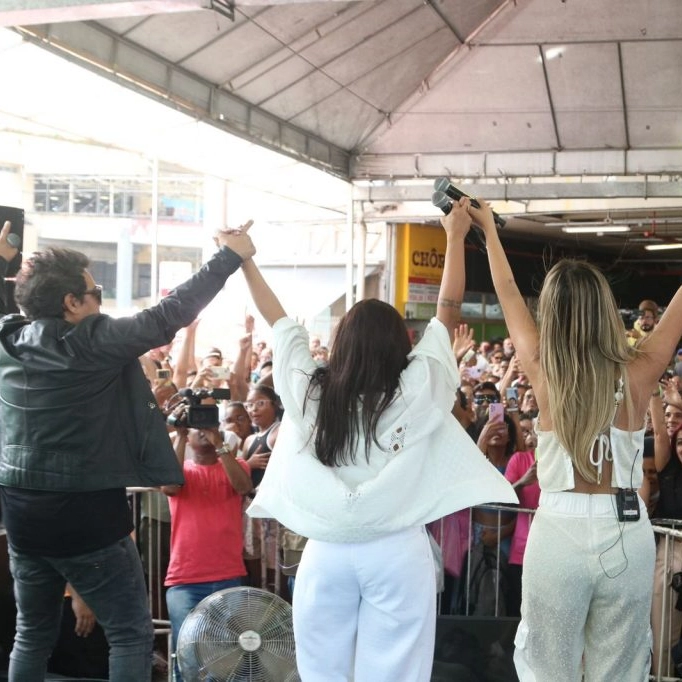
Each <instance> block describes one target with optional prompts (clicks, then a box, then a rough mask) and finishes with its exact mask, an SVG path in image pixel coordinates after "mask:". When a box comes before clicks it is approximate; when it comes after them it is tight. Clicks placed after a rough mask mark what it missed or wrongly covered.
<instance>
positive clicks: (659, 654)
mask: <svg viewBox="0 0 682 682" xmlns="http://www.w3.org/2000/svg"><path fill="white" fill-rule="evenodd" d="M483 507H484V508H485V510H486V511H488V512H490V511H496V512H497V534H498V541H497V545H496V547H495V550H496V551H495V555H496V570H497V572H498V575H499V572H500V569H501V564H502V561H503V560H502V559H501V551H500V544H501V543H500V538H499V535H500V531H501V529H502V527H503V525H504V524H503V523H502V514H503V513H504V514H508V513H509V512H513V513H516V514H518V513H527V514H531V515H533V514H534V513H535V510H534V509H524V508H519V507H508V506H506V505H496V504H486V505H483ZM468 511H469V514H468V516H469V521H468V529H467V532H466V533H465V534H464V537H463V538H460V540H462V541H464V542H466V545H467V546H466V548H465V550H466V554H464V552H462V554H463V555H464V557H465V558H464V562H463V565H462V568H461V574H460V576H459V577H460V578H462V577H463V576H466V581H465V583H464V585H461V584H460V594H461V595H463V608H461V609H460V612H459V613H454V614H453V615H458V616H467V615H468V614H469V612H470V605H471V602H470V600H471V588H472V584H471V580H470V578H469V576H471V571H472V563H471V561H472V559H471V552H470V551H468V550H470V549H471V541H472V538H473V537H474V527H473V517H474V508H471V509H469V510H468ZM531 523H532V520H531ZM438 524H441V526H440V529H441V530H440V538H441V539H442V538H443V537H444V534H445V533H444V527H443V525H442V524H443V519H441V520H440V521H435V522H434V523H433V524H430V526H431V528H432V529H435V530H437V529H438ZM652 528H653V530H654V533H655V535H656V537H657V557H658V561H659V563H660V562H661V561H662V562H663V565H664V566H665V571H664V572H663V574H662V576H661V580H662V584H661V585H660V586H659V591H660V593H661V595H662V608H661V613H660V624H659V626H660V632H661V633H665V632H666V629H667V626H668V624H670V623H673V622H675V620H676V621H677V622H678V623H680V625H681V626H682V611H678V610H676V609H675V604H676V602H677V598H678V593H677V592H676V591H675V590H674V589H673V588H672V586H671V582H672V576H673V575H674V574H675V573H680V575H679V576H678V578H679V581H680V593H679V594H680V605H681V606H682V521H680V520H674V519H652ZM436 535H438V533H436ZM661 543H663V544H661ZM439 544H440V543H439ZM441 551H442V552H444V551H447V549H446V548H445V547H443V546H442V545H441ZM499 587H500V583H499V582H498V583H497V590H496V592H495V601H494V604H495V608H494V614H490V615H492V616H493V617H494V618H500V617H501V616H502V613H501V611H502V609H501V608H500V607H501V595H500V589H499ZM441 598H442V593H441V594H439V595H438V612H439V613H443V610H442V606H443V605H442V603H441ZM445 613H446V614H447V613H448V612H447V610H446V611H445ZM676 614H677V615H676ZM681 635H682V631H678V632H677V633H676V636H675V637H673V638H672V639H673V640H675V641H677V640H679V639H680V636H681ZM681 648H682V646H681ZM664 656H665V658H666V659H668V660H664ZM652 662H655V668H654V670H655V671H656V672H655V674H654V672H652V674H651V675H650V677H649V679H650V680H651V681H653V682H682V675H680V674H679V673H678V672H677V671H676V670H675V668H674V664H673V663H672V662H671V661H670V660H669V657H668V656H666V646H665V638H664V637H663V636H661V637H659V641H658V646H657V647H656V650H655V651H653V652H652ZM586 682H589V680H588V681H586Z"/></svg>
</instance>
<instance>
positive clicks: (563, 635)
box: [514, 492, 655, 682]
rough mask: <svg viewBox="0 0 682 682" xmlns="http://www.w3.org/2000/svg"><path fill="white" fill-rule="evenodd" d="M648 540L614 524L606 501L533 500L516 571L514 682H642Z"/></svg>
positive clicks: (644, 521) (646, 656) (568, 496)
mask: <svg viewBox="0 0 682 682" xmlns="http://www.w3.org/2000/svg"><path fill="white" fill-rule="evenodd" d="M654 557H655V547H654V535H653V531H652V529H651V524H650V523H649V519H648V517H647V512H646V507H645V506H644V503H643V502H642V501H641V500H640V520H639V521H637V522H627V523H619V522H618V521H617V515H616V500H615V497H614V496H613V495H583V494H580V493H569V492H563V493H542V494H541V496H540V506H539V508H538V511H537V514H536V516H535V519H534V521H533V523H532V525H531V529H530V534H529V536H528V544H527V546H526V553H525V556H524V563H523V587H522V602H521V623H520V624H519V628H518V631H517V634H516V640H515V645H516V651H515V653H514V663H515V665H516V671H517V673H518V676H519V680H520V682H557V680H560V681H561V682H580V680H581V679H582V677H581V676H582V672H583V667H584V674H585V678H584V679H585V682H615V681H616V680H617V681H618V682H644V680H648V679H649V666H650V656H651V630H650V627H649V613H650V610H651V593H652V588H653V575H654Z"/></svg>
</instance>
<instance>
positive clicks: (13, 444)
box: [0, 247, 241, 492]
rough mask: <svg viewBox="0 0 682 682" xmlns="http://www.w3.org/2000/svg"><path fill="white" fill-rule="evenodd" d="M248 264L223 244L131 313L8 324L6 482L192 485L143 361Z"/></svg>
mask: <svg viewBox="0 0 682 682" xmlns="http://www.w3.org/2000/svg"><path fill="white" fill-rule="evenodd" d="M240 265H241V259H240V257H239V256H238V255H237V254H236V253H235V252H234V251H232V250H231V249H228V248H226V247H223V248H221V249H220V251H218V253H216V254H215V255H214V256H213V257H212V258H211V259H210V260H209V261H208V262H207V263H206V264H205V265H204V266H203V267H202V268H201V270H200V271H199V272H197V273H196V274H195V275H193V276H192V277H191V278H190V279H189V280H187V281H186V282H185V283H184V284H181V285H180V286H179V287H177V288H176V289H174V290H173V291H172V292H171V293H170V294H169V295H168V296H167V297H166V298H164V299H163V300H162V301H161V302H160V303H158V304H157V305H155V306H153V307H152V308H149V309H147V310H144V311H142V312H140V313H137V314H136V315H133V316H131V317H123V318H118V319H114V318H112V317H109V316H108V315H101V314H100V315H90V316H89V317H86V318H85V319H84V320H81V321H80V322H79V323H78V324H75V325H74V324H71V323H70V322H67V321H66V320H64V319H61V318H42V319H37V320H33V321H29V320H27V319H26V318H25V317H23V316H21V315H8V316H6V317H3V318H2V319H1V320H0V429H1V431H0V485H4V486H13V487H18V488H29V489H34V490H51V491H59V492H74V491H86V490H105V489H108V488H119V487H125V486H159V485H166V484H181V483H183V477H182V470H181V468H180V466H179V465H178V462H177V459H176V456H175V453H174V452H173V448H172V446H171V442H170V438H169V436H168V432H167V430H166V424H165V420H164V418H163V415H162V414H161V411H160V410H159V408H158V406H157V404H156V401H155V400H154V397H153V395H152V392H151V389H150V387H149V384H148V382H147V380H146V378H145V376H144V373H143V372H142V368H141V366H140V363H139V361H138V357H139V356H140V355H142V354H144V353H145V352H147V351H148V350H149V349H151V348H156V347H158V346H161V345H164V344H167V343H169V342H170V341H171V340H172V339H173V337H174V336H175V333H176V332H177V331H178V330H179V329H181V328H182V327H185V326H187V325H188V324H189V323H190V322H192V321H193V320H194V319H195V318H196V316H197V315H198V314H199V312H200V311H201V310H202V309H203V308H204V307H205V306H206V305H207V304H208V303H209V302H210V301H211V300H212V299H213V297H214V296H215V295H216V294H217V293H218V292H219V291H220V290H221V289H222V288H223V285H224V284H225V281H226V279H227V278H228V277H229V276H230V275H231V274H232V273H233V272H235V271H236V270H237V269H238V268H239V267H240Z"/></svg>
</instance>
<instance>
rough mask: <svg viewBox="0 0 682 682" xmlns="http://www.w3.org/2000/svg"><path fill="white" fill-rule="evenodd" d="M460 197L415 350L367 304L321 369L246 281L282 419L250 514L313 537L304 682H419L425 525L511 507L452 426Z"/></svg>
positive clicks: (303, 587) (293, 328)
mask: <svg viewBox="0 0 682 682" xmlns="http://www.w3.org/2000/svg"><path fill="white" fill-rule="evenodd" d="M467 207H468V200H466V199H465V200H463V201H462V202H460V203H459V204H457V205H456V206H455V207H453V210H452V212H451V213H450V214H449V215H448V216H445V217H444V218H442V219H441V222H442V225H443V227H444V229H445V234H446V249H445V254H444V256H443V262H444V267H443V275H442V281H441V285H440V292H439V295H438V303H437V306H436V316H435V317H434V318H433V319H432V320H431V322H430V324H429V326H428V327H427V328H426V330H425V331H424V334H423V336H422V338H421V339H420V341H419V343H418V344H417V345H416V346H415V347H414V348H412V344H411V342H410V337H409V335H408V333H407V328H406V326H405V321H404V320H403V318H402V317H401V315H400V314H399V313H398V311H397V310H396V309H395V308H393V307H392V306H391V305H389V304H387V303H384V302H382V301H378V300H375V299H368V300H363V301H359V302H358V303H356V304H355V305H354V306H353V307H352V308H351V309H350V311H348V312H347V313H346V314H345V315H344V316H343V317H342V318H341V320H340V322H339V324H338V326H337V328H336V332H335V335H334V341H333V345H332V350H331V354H330V356H329V363H328V365H326V366H318V365H317V364H316V363H315V361H314V360H313V358H312V357H311V355H310V350H309V347H308V346H309V338H308V333H307V331H306V330H305V329H304V328H303V327H302V326H301V325H299V324H298V323H296V322H295V321H294V320H292V319H290V318H288V317H287V316H286V313H285V311H284V309H283V308H282V306H281V304H280V302H279V300H278V299H277V297H276V296H275V294H274V293H273V292H272V290H271V289H270V287H269V286H268V285H267V284H266V282H265V281H264V279H263V277H262V275H261V274H260V272H259V270H258V268H257V267H256V265H255V263H254V262H253V261H252V260H251V261H249V262H246V263H244V266H243V268H242V271H243V272H244V275H245V277H246V281H247V284H248V286H249V289H250V291H251V295H252V296H253V299H254V301H255V303H256V306H257V307H258V310H259V312H260V313H261V315H262V316H263V317H264V318H265V320H266V322H268V324H270V325H272V327H273V338H274V345H273V349H274V358H275V363H274V366H273V369H274V382H275V387H276V389H277V391H278V393H279V395H280V398H281V400H282V404H283V406H284V417H283V419H282V426H281V428H280V432H279V436H278V438H277V444H276V446H275V448H274V450H273V454H272V457H271V458H270V461H269V463H268V467H267V469H266V470H265V475H264V477H263V480H262V482H261V484H260V487H259V489H258V492H257V494H256V497H255V499H254V501H253V504H252V505H251V507H250V508H249V510H248V513H249V514H251V515H253V516H258V517H274V518H276V519H277V520H278V521H279V522H280V523H282V524H283V525H284V526H286V527H287V528H290V529H291V530H293V531H294V532H296V533H298V534H299V535H302V536H304V537H307V538H309V540H308V542H307V544H306V546H305V549H304V550H303V556H302V559H301V563H300V566H299V568H298V572H297V575H296V589H295V591H294V595H293V621H294V635H295V640H296V663H297V666H298V670H299V673H300V675H301V678H302V679H303V680H306V682H318V681H319V682H322V681H324V682H347V680H349V679H354V680H355V682H395V681H396V680H403V681H405V682H407V681H409V682H428V681H429V680H430V679H431V671H432V666H433V652H434V643H435V624H436V575H435V567H434V562H433V554H432V550H431V547H430V543H429V539H428V536H427V533H426V529H425V528H424V524H425V523H427V522H429V521H432V520H435V519H437V518H441V517H443V516H445V515H446V514H448V513H450V512H453V511H456V510H457V509H461V508H464V507H468V506H472V505H475V504H479V503H482V502H492V501H506V502H514V501H516V499H517V498H516V496H515V495H514V494H513V491H512V488H511V486H510V485H509V483H508V482H507V481H505V480H504V478H503V477H502V476H501V475H500V474H499V473H498V472H497V471H496V470H495V468H494V467H492V466H491V465H490V463H489V462H487V461H486V460H485V458H484V457H482V456H481V454H480V452H478V451H477V449H476V447H475V445H474V444H473V442H472V441H471V439H470V438H469V437H468V436H467V435H466V433H465V432H464V430H463V429H462V427H461V426H460V424H459V423H458V422H457V420H456V419H455V418H454V417H453V416H452V413H451V410H452V407H453V405H454V402H455V394H456V390H457V387H458V385H459V375H458V371H457V366H456V362H455V359H454V356H453V351H452V342H453V338H454V328H455V325H456V324H457V323H458V322H459V319H460V308H461V304H462V299H463V296H464V279H465V277H464V272H465V271H464V238H465V236H466V234H467V232H468V231H469V226H470V223H471V221H470V219H469V216H468V214H467Z"/></svg>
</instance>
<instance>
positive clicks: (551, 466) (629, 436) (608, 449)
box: [536, 425, 644, 492]
mask: <svg viewBox="0 0 682 682" xmlns="http://www.w3.org/2000/svg"><path fill="white" fill-rule="evenodd" d="M537 434H538V445H537V449H536V452H537V460H538V466H537V476H538V483H539V484H540V489H541V490H544V491H546V492H561V491H564V490H573V488H575V477H574V474H573V462H572V461H571V457H570V455H569V454H568V452H567V451H566V448H564V446H563V445H562V444H561V443H560V442H559V439H558V438H557V437H556V434H555V433H554V431H538V432H537ZM596 445H597V448H596V450H597V453H596V455H593V457H592V463H593V464H594V465H595V467H596V468H597V470H598V471H601V464H602V462H603V460H604V459H605V460H607V461H609V462H613V467H612V474H611V486H612V487H614V488H634V489H635V490H637V489H638V488H640V487H641V486H642V482H643V480H644V473H643V470H642V453H643V451H644V429H641V430H640V431H623V430H621V429H618V428H616V427H615V426H613V425H612V426H610V427H609V434H608V436H607V435H606V434H602V435H601V436H598V437H597V439H596Z"/></svg>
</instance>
